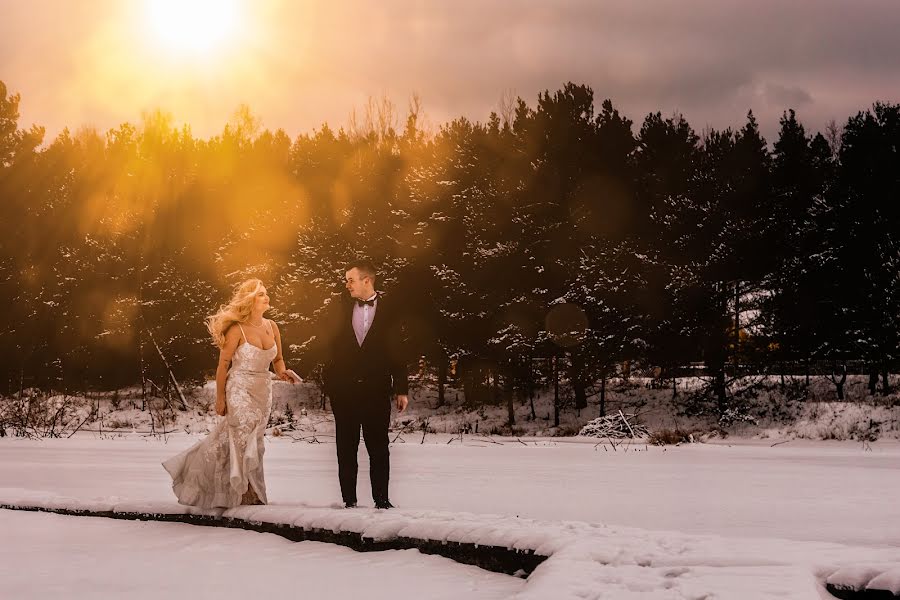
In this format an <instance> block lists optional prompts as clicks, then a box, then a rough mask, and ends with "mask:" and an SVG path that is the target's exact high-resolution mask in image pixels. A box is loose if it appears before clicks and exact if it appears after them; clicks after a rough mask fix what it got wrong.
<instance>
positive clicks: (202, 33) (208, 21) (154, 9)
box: [145, 0, 240, 54]
mask: <svg viewBox="0 0 900 600" xmlns="http://www.w3.org/2000/svg"><path fill="white" fill-rule="evenodd" d="M145 6H146V10H147V16H148V25H149V26H150V28H151V29H152V31H153V33H154V35H155V36H156V37H157V39H158V40H159V41H160V42H161V43H162V44H163V45H164V46H165V47H166V48H167V49H168V50H170V51H172V52H176V53H180V54H205V53H208V52H212V51H214V50H216V49H217V48H220V47H222V46H223V45H224V44H226V43H228V40H229V38H231V37H232V36H234V35H235V33H236V30H237V27H238V22H239V20H240V19H239V14H238V13H239V12H240V11H239V6H238V0H146V4H145Z"/></svg>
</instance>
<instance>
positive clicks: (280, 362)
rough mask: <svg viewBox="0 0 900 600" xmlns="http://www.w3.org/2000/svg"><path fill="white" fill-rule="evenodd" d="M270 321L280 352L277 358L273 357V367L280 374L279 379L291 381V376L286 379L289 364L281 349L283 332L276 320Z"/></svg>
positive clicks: (276, 355)
mask: <svg viewBox="0 0 900 600" xmlns="http://www.w3.org/2000/svg"><path fill="white" fill-rule="evenodd" d="M269 323H271V324H272V332H273V333H274V334H275V345H276V346H277V347H278V352H277V353H276V354H275V358H273V359H272V368H273V369H275V374H276V375H278V378H279V379H283V380H284V381H290V378H287V379H286V378H285V377H284V373H285V371H286V370H287V365H286V364H285V362H284V353H283V352H282V351H281V332H280V331H278V324H277V323H275V321H273V320H271V319H269Z"/></svg>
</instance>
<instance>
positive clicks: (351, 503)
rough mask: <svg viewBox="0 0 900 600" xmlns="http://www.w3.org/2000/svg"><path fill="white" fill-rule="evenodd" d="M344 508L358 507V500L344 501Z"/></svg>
mask: <svg viewBox="0 0 900 600" xmlns="http://www.w3.org/2000/svg"><path fill="white" fill-rule="evenodd" d="M344 508H356V502H344Z"/></svg>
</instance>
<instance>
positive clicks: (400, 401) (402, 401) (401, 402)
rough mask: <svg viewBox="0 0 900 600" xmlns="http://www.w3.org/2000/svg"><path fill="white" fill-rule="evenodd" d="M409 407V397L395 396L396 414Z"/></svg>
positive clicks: (404, 395)
mask: <svg viewBox="0 0 900 600" xmlns="http://www.w3.org/2000/svg"><path fill="white" fill-rule="evenodd" d="M407 406H409V397H408V396H407V395H406V394H397V412H403V411H404V410H406V407H407Z"/></svg>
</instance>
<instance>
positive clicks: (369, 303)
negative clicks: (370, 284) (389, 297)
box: [356, 296, 377, 307]
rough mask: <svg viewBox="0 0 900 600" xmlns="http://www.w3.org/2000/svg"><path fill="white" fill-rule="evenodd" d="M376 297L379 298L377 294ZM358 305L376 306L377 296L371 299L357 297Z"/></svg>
mask: <svg viewBox="0 0 900 600" xmlns="http://www.w3.org/2000/svg"><path fill="white" fill-rule="evenodd" d="M376 298H377V296H376ZM356 305H357V306H359V307H363V306H375V298H372V299H371V300H360V299H359V298H357V299H356Z"/></svg>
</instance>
